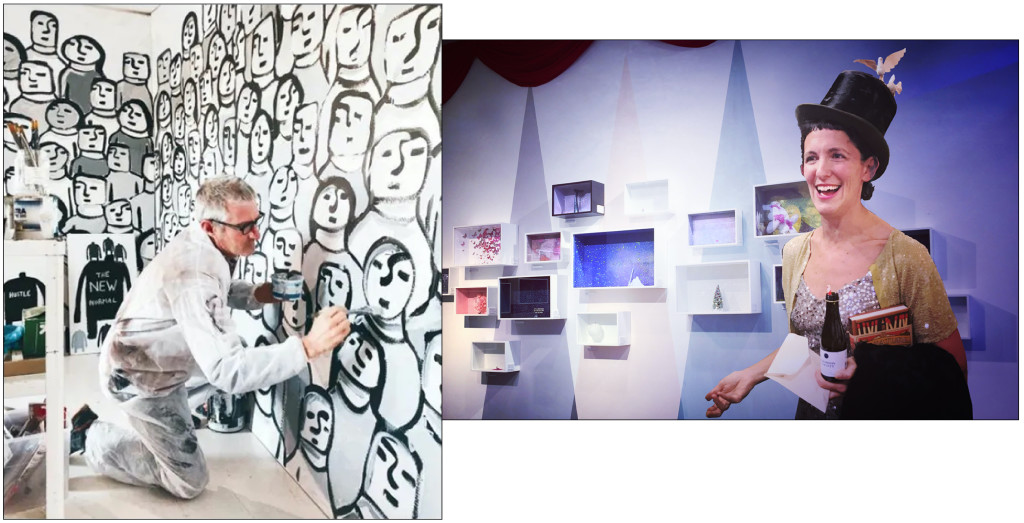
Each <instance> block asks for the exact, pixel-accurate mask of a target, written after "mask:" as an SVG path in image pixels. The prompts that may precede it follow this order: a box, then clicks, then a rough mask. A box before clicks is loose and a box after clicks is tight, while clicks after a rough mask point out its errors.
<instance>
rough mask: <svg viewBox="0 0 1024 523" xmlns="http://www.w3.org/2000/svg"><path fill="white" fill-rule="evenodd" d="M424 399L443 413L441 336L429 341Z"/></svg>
mask: <svg viewBox="0 0 1024 523" xmlns="http://www.w3.org/2000/svg"><path fill="white" fill-rule="evenodd" d="M422 385H423V399H424V401H426V402H427V404H428V405H430V406H431V407H433V408H434V410H435V411H437V413H438V414H440V413H441V336H440V335H438V336H434V337H433V338H431V339H430V341H428V342H427V350H426V353H425V354H424V356H423V381H422Z"/></svg>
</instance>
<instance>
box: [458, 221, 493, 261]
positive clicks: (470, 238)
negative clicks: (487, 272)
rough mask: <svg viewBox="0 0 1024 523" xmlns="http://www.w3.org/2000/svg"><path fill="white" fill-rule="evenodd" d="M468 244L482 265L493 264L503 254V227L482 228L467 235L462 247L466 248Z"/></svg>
mask: <svg viewBox="0 0 1024 523" xmlns="http://www.w3.org/2000/svg"><path fill="white" fill-rule="evenodd" d="M467 243H468V244H469V245H468V247H469V251H470V254H471V255H473V256H475V257H476V258H477V259H479V260H480V261H481V262H482V263H491V262H493V261H494V259H495V258H497V257H498V255H499V254H500V253H501V226H500V225H495V226H493V227H491V226H486V227H480V228H478V229H477V230H476V231H474V232H472V233H470V234H467V235H466V236H465V240H464V241H463V242H462V243H461V245H460V247H466V246H467V245H466V244H467Z"/></svg>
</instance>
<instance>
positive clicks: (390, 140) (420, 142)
mask: <svg viewBox="0 0 1024 523" xmlns="http://www.w3.org/2000/svg"><path fill="white" fill-rule="evenodd" d="M427 153H428V144H427V140H426V138H424V137H423V136H422V135H420V134H418V133H417V134H415V135H414V134H412V133H410V132H409V131H395V132H393V133H390V134H388V135H385V136H384V137H383V138H381V139H380V141H378V142H377V143H376V144H375V145H374V146H373V151H372V153H371V154H372V155H373V156H372V157H371V158H370V167H369V169H368V172H367V176H368V177H369V180H370V193H371V194H372V195H373V196H374V197H375V198H384V199H390V200H399V199H407V198H413V197H415V196H416V195H417V194H419V192H420V189H421V188H422V187H423V180H424V179H425V177H426V174H427V158H428V154H427Z"/></svg>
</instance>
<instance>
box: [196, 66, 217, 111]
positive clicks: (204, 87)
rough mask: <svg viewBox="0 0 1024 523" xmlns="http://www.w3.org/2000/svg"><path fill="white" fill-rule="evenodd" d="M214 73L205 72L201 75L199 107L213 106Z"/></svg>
mask: <svg viewBox="0 0 1024 523" xmlns="http://www.w3.org/2000/svg"><path fill="white" fill-rule="evenodd" d="M213 102H214V100H213V73H211V72H210V71H203V72H202V73H201V74H200V75H199V107H206V106H208V105H213Z"/></svg>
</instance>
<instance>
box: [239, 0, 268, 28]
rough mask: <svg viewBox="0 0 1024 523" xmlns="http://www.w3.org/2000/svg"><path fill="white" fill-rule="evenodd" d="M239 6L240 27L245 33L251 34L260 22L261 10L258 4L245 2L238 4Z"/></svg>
mask: <svg viewBox="0 0 1024 523" xmlns="http://www.w3.org/2000/svg"><path fill="white" fill-rule="evenodd" d="M239 8H241V11H242V13H241V19H242V28H243V29H244V30H245V34H252V32H253V31H254V30H255V29H256V26H257V25H258V24H259V23H260V18H261V16H262V14H263V13H262V11H260V5H259V4H246V5H240V6H239Z"/></svg>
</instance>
